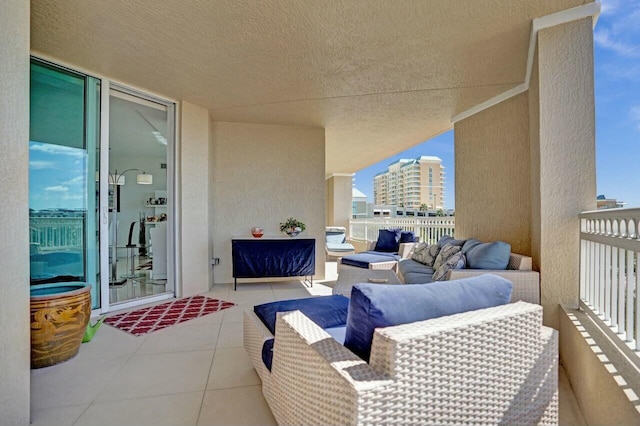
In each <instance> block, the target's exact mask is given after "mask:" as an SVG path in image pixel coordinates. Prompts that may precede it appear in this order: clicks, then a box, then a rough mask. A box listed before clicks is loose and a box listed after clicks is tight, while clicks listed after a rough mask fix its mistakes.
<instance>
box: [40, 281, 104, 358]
mask: <svg viewBox="0 0 640 426" xmlns="http://www.w3.org/2000/svg"><path fill="white" fill-rule="evenodd" d="M90 316H91V286H90V285H88V284H85V283H77V282H74V283H56V284H41V285H33V286H31V368H42V367H49V366H51V365H56V364H59V363H61V362H64V361H67V360H68V359H70V358H73V357H74V356H76V354H77V353H78V351H79V350H80V344H81V343H82V337H83V336H84V333H85V331H86V329H87V323H88V322H89V317H90Z"/></svg>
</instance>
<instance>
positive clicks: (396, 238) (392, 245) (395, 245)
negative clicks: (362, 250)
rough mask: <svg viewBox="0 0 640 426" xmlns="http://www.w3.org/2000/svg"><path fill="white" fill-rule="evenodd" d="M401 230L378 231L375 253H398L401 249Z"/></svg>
mask: <svg viewBox="0 0 640 426" xmlns="http://www.w3.org/2000/svg"><path fill="white" fill-rule="evenodd" d="M400 232H401V230H400V229H381V230H380V231H378V241H376V248H375V249H374V250H375V251H381V252H387V253H397V252H398V249H399V248H400Z"/></svg>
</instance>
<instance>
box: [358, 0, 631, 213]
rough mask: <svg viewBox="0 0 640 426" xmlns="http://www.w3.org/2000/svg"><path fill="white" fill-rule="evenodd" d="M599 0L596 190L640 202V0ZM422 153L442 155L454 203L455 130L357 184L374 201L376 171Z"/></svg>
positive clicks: (370, 170) (449, 202) (448, 198)
mask: <svg viewBox="0 0 640 426" xmlns="http://www.w3.org/2000/svg"><path fill="white" fill-rule="evenodd" d="M602 3H603V4H602V13H601V15H600V19H599V20H598V24H597V26H596V28H595V32H594V47H595V96H596V181H597V193H598V194H605V195H606V196H607V197H609V198H617V199H618V200H622V201H625V202H626V203H627V204H626V206H625V207H640V1H637V0H604V1H603V2H602ZM389 142H390V143H392V142H393V141H389ZM421 155H435V156H437V157H440V158H442V163H443V165H444V166H445V171H446V173H447V174H446V190H445V205H446V208H455V205H454V201H455V200H454V187H455V181H454V177H455V176H454V175H455V173H454V156H453V130H451V131H449V132H447V133H444V134H442V135H440V136H437V137H435V138H433V139H431V140H429V141H427V142H424V143H422V144H420V145H417V146H415V147H413V148H411V149H409V150H407V151H404V152H402V153H400V154H398V155H394V156H393V157H390V158H388V159H386V160H383V161H381V162H379V163H376V164H374V165H372V166H370V167H367V168H365V169H362V170H360V171H358V172H357V173H356V175H355V178H354V180H355V185H356V187H357V188H358V189H359V190H360V191H362V192H364V193H365V194H366V195H367V196H368V197H369V201H373V176H374V175H375V174H376V173H379V172H381V171H384V170H386V168H387V166H388V165H389V164H391V163H392V162H394V161H396V160H398V159H400V158H417V157H419V156H421Z"/></svg>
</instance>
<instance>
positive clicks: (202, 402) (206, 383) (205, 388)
mask: <svg viewBox="0 0 640 426" xmlns="http://www.w3.org/2000/svg"><path fill="white" fill-rule="evenodd" d="M222 319H223V320H224V316H223V317H222ZM221 330H222V323H221V324H220V327H218V335H217V336H216V344H215V346H214V348H213V356H212V357H211V364H210V365H209V374H207V380H206V381H205V383H204V391H203V392H202V399H201V400H200V409H199V410H198V418H197V419H196V426H197V425H198V423H199V422H200V416H201V415H202V407H203V405H204V397H205V395H206V394H207V385H208V384H209V379H210V378H211V371H212V370H213V363H214V361H215V360H216V353H218V339H219V338H220V331H221Z"/></svg>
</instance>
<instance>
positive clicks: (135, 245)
mask: <svg viewBox="0 0 640 426" xmlns="http://www.w3.org/2000/svg"><path fill="white" fill-rule="evenodd" d="M105 95H106V94H105ZM108 102H109V158H108V163H109V213H110V215H109V216H110V217H109V229H110V231H109V253H110V265H109V274H110V275H109V304H110V305H121V304H127V303H129V304H130V303H132V301H136V300H139V299H142V298H148V297H151V296H154V295H160V294H172V293H173V280H172V276H171V275H170V274H169V273H168V271H169V268H168V266H169V260H170V259H171V258H172V257H171V256H170V253H169V250H168V249H169V245H168V238H169V231H170V229H171V224H172V223H173V216H172V215H171V214H170V209H171V206H172V205H173V202H172V197H171V194H172V191H171V190H170V189H171V188H170V187H169V186H168V183H169V179H168V172H169V168H170V165H169V161H168V154H169V150H170V148H171V147H172V146H173V143H172V142H173V138H172V135H171V129H172V127H173V126H172V123H173V106H172V104H169V103H166V102H163V101H160V100H157V99H154V98H152V97H149V96H145V95H143V94H140V93H137V92H133V91H131V90H128V89H126V88H124V87H114V86H111V88H110V90H109V98H108Z"/></svg>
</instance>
